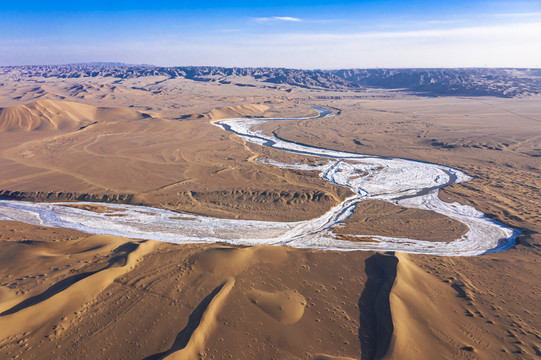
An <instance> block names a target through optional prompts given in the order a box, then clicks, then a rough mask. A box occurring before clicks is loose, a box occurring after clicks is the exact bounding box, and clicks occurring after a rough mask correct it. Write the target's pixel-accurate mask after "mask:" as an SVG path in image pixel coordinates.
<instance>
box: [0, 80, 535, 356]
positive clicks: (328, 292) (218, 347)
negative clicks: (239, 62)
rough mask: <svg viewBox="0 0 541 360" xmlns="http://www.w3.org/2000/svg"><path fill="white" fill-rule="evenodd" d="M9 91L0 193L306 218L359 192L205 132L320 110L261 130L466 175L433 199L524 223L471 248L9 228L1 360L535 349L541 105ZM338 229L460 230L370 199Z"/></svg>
mask: <svg viewBox="0 0 541 360" xmlns="http://www.w3.org/2000/svg"><path fill="white" fill-rule="evenodd" d="M239 83H242V84H243V85H244V86H239V85H238V84H239ZM0 85H1V86H0V107H1V108H2V109H1V110H0V167H1V169H2V171H1V172H0V191H1V192H0V197H1V198H2V199H8V200H22V201H33V202H58V201H61V202H68V203H71V202H73V204H72V205H71V206H73V207H76V208H78V209H79V210H82V211H88V212H95V213H100V214H105V215H107V214H109V215H111V217H116V216H118V217H122V214H121V213H120V214H119V213H118V212H113V211H112V210H111V208H110V207H108V206H107V204H111V205H110V206H113V204H118V203H123V204H131V205H144V206H147V207H153V208H159V209H166V210H172V211H175V212H178V213H182V214H189V215H190V214H191V215H192V216H210V217H214V218H222V219H245V220H265V221H301V220H307V219H312V218H315V217H317V216H320V215H322V214H324V213H325V212H326V211H328V210H329V209H331V208H332V207H333V206H336V205H337V204H339V203H340V202H342V201H343V200H344V199H346V198H348V197H349V196H351V195H352V194H351V191H350V190H348V189H346V188H344V187H341V186H338V185H335V184H332V183H329V182H326V181H324V180H323V179H322V178H321V177H320V176H319V173H318V172H315V171H312V172H310V171H299V170H296V169H293V168H283V167H276V166H271V165H268V164H266V163H264V162H262V161H261V159H273V160H276V161H280V162H282V163H297V164H312V163H315V162H317V161H319V159H317V157H307V156H305V155H301V154H295V153H288V152H284V151H279V150H277V149H272V148H268V147H262V146H260V145H257V144H253V143H250V142H246V141H245V140H243V139H241V138H239V137H238V136H236V135H235V134H233V133H230V132H225V131H224V130H222V129H220V128H219V127H217V126H214V125H213V124H212V121H216V120H219V119H226V118H237V117H254V118H259V117H262V118H275V117H279V118H286V117H291V118H293V117H297V118H302V117H310V116H315V115H316V114H317V112H316V111H315V110H314V109H313V108H312V107H311V106H318V107H323V108H326V109H330V110H333V111H334V112H335V113H336V114H337V115H336V116H333V117H328V118H320V119H305V120H292V121H279V122H277V121H274V122H273V121H269V122H265V123H263V124H261V125H258V126H259V129H260V130H261V132H262V133H265V134H275V135H276V136H278V137H280V138H282V139H285V140H289V141H292V142H297V143H302V144H307V145H313V146H317V147H322V148H327V149H334V150H342V151H348V152H356V153H361V154H371V155H380V156H389V157H401V158H407V159H413V160H419V161H425V162H432V163H438V164H442V165H446V166H450V167H453V168H455V169H458V170H461V171H463V172H465V173H466V174H468V175H469V176H471V177H472V179H471V180H470V181H468V182H464V183H460V184H456V185H453V186H450V187H446V188H445V189H443V190H441V191H440V193H439V197H440V199H442V200H444V201H448V202H459V203H462V204H468V205H471V206H473V207H475V208H476V209H477V210H479V211H482V212H483V213H485V214H486V215H487V216H488V217H490V218H491V219H494V220H496V221H498V222H501V223H503V224H506V225H508V226H511V227H513V228H516V229H519V230H520V231H521V235H520V236H519V237H518V238H517V241H516V245H514V246H512V247H511V248H510V249H507V250H505V251H501V252H491V253H486V254H483V255H480V256H467V257H466V256H429V255H415V254H404V253H398V252H374V251H343V252H340V251H324V250H317V249H309V248H308V249H299V248H293V247H288V246H268V245H262V246H254V247H242V246H231V245H227V244H223V243H208V244H195V243H187V244H172V243H166V242H159V241H154V240H137V239H129V238H124V237H117V236H111V235H91V234H87V233H83V232H80V231H77V230H72V229H63V228H54V227H46V226H41V225H35V224H34V225H32V224H28V223H25V222H21V221H13V220H2V221H0V357H1V358H6V359H10V358H22V359H50V358H58V359H165V358H167V359H197V358H205V359H228V358H232V359H380V358H386V359H436V358H447V359H451V358H452V359H509V358H516V359H523V358H535V357H538V356H540V355H541V329H540V326H539V324H541V306H540V302H539V297H540V295H541V290H540V287H541V281H540V280H539V275H538V274H539V270H540V260H541V257H540V254H541V247H540V246H541V237H540V235H539V233H540V232H541V214H540V207H539V204H540V203H541V197H540V195H539V189H540V188H541V180H540V171H541V169H540V167H541V163H540V162H539V156H541V152H540V151H541V107H540V106H539V104H540V103H541V98H540V97H539V96H535V95H532V96H524V97H515V98H505V99H504V98H497V97H457V96H452V97H451V96H449V97H435V98H429V97H423V96H419V95H413V94H408V93H405V92H399V91H385V90H381V91H370V92H368V91H366V92H363V91H355V92H353V91H329V90H323V89H320V90H318V89H315V90H314V89H305V88H300V87H292V86H289V85H286V84H283V85H278V86H272V87H270V86H262V85H261V83H258V82H255V81H254V80H253V79H237V80H236V84H233V83H230V84H224V83H222V84H220V83H216V82H196V81H192V80H186V79H178V78H176V79H168V78H166V77H163V78H162V77H159V76H146V77H145V76H142V77H137V78H126V79H116V78H111V77H100V76H98V77H92V78H65V79H60V78H48V77H34V78H31V79H28V78H23V79H17V81H15V80H13V79H12V78H9V77H7V75H3V78H1V79H0ZM246 85H250V86H246ZM77 202H79V204H78V203H77ZM80 202H85V203H84V204H83V205H81V204H80ZM90 202H96V203H99V204H96V205H92V204H89V203H90ZM113 215H114V216H113ZM335 232H336V233H337V234H339V235H340V236H341V237H343V238H344V239H349V238H350V237H351V235H352V234H353V235H355V234H364V235H366V234H369V235H381V236H396V237H403V238H410V239H424V240H429V241H437V242H449V241H452V240H454V239H456V238H457V237H460V236H462V235H463V234H464V233H465V232H467V228H465V225H464V224H462V223H460V222H458V221H456V220H453V219H450V218H448V217H446V216H444V215H441V214H437V213H434V212H430V211H422V210H415V209H408V208H403V207H399V206H396V205H393V204H390V203H388V202H383V201H377V200H373V201H366V202H364V203H362V204H360V205H358V206H357V208H356V209H355V211H354V213H353V214H352V215H351V216H350V217H349V218H348V220H347V221H345V222H344V223H343V224H342V226H341V227H337V228H336V229H335ZM365 241H371V239H365Z"/></svg>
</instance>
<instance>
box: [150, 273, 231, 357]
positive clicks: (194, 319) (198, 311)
mask: <svg viewBox="0 0 541 360" xmlns="http://www.w3.org/2000/svg"><path fill="white" fill-rule="evenodd" d="M224 285H225V283H224V284H222V285H220V286H218V287H217V288H215V289H214V290H212V292H211V293H210V294H209V295H207V296H206V297H205V298H204V299H203V301H201V303H199V305H197V307H196V308H195V310H194V311H193V312H192V313H191V314H190V317H189V319H188V324H187V325H186V327H185V328H184V329H182V331H181V332H179V333H178V335H177V337H176V339H175V342H174V343H173V346H171V348H170V349H169V350H166V351H164V352H161V353H158V354H153V355H150V356H147V357H146V358H144V359H143V360H159V359H163V358H164V357H166V356H168V355H170V354H172V353H174V352H176V351H179V350H182V349H184V348H185V347H186V345H188V342H189V341H190V338H191V337H192V334H193V332H194V331H195V329H197V327H198V326H199V324H200V323H201V319H202V318H203V314H204V313H205V311H206V310H207V307H208V306H209V304H210V302H211V301H212V299H214V297H215V296H216V295H217V294H218V293H219V292H220V290H222V288H223V287H224Z"/></svg>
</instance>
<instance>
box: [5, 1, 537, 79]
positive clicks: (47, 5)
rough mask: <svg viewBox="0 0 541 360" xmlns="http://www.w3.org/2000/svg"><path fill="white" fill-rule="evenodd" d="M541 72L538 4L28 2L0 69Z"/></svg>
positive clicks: (15, 13) (10, 25)
mask: <svg viewBox="0 0 541 360" xmlns="http://www.w3.org/2000/svg"><path fill="white" fill-rule="evenodd" d="M90 61H121V62H126V63H146V64H156V65H166V66H174V65H218V66H275V67H282V66H283V67H296V68H327V69H335V68H364V67H472V66H491V67H492V66H495V67H541V1H540V0H538V1H476V0H472V1H463V0H455V1H445V0H444V1H402V0H391V1H332V2H331V1H317V0H314V1H295V0H291V1H267V2H261V3H258V4H255V5H254V4H253V2H250V1H227V2H226V1H206V2H195V1H191V2H185V1H145V2H138V1H129V2H128V1H120V2H118V1H116V2H113V1H91V2H90V1H89V2H83V3H79V2H74V1H24V2H20V3H17V2H3V3H2V4H0V65H19V64H59V63H73V62H90Z"/></svg>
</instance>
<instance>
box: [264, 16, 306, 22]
mask: <svg viewBox="0 0 541 360" xmlns="http://www.w3.org/2000/svg"><path fill="white" fill-rule="evenodd" d="M254 21H256V22H271V21H291V22H300V21H302V19H299V18H296V17H291V16H271V17H258V18H254Z"/></svg>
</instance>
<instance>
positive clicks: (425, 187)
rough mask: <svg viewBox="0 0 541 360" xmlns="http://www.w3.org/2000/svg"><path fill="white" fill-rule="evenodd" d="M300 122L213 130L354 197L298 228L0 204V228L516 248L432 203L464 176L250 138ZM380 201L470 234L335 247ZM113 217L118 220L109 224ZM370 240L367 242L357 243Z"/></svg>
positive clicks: (436, 250) (243, 241)
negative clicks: (355, 216) (281, 155)
mask: <svg viewBox="0 0 541 360" xmlns="http://www.w3.org/2000/svg"><path fill="white" fill-rule="evenodd" d="M314 109H315V110H317V111H318V112H319V115H318V116H316V117H313V118H306V119H317V118H321V117H327V116H333V113H332V112H331V111H329V110H326V109H321V108H317V107H314ZM291 120H300V119H262V118H242V119H227V120H222V121H217V122H214V123H213V124H214V125H215V126H218V127H220V128H222V129H223V130H224V131H230V132H233V133H235V134H236V135H237V136H239V137H241V138H242V139H244V140H245V141H248V142H252V143H255V144H259V145H262V146H267V147H272V148H275V149H280V150H283V151H288V152H294V153H296V154H301V155H306V156H307V157H317V158H318V159H325V160H324V161H320V162H319V163H317V162H315V164H316V165H307V164H295V163H292V164H284V163H279V162H276V161H273V160H269V159H264V160H259V161H260V162H262V163H264V164H267V165H268V166H279V167H282V168H288V169H296V170H301V171H303V170H305V171H314V170H316V171H319V172H320V176H321V178H323V179H324V180H326V181H328V182H331V183H333V184H337V185H340V186H345V187H347V188H349V189H351V190H352V192H353V193H354V195H353V196H351V197H349V198H347V199H346V200H344V201H343V202H342V203H340V204H338V205H337V206H335V207H333V208H332V209H330V210H329V211H328V212H327V213H325V214H323V215H321V216H320V217H317V218H314V219H310V220H305V221H298V222H275V221H253V220H233V219H219V218H212V217H205V216H196V215H192V214H179V213H177V212H172V211H167V210H161V209H156V208H150V207H144V206H136V205H126V204H110V203H107V204H101V205H104V206H107V208H109V210H108V211H107V212H105V213H97V212H93V211H88V210H83V209H79V208H74V207H70V206H66V205H75V204H80V205H100V203H95V202H92V203H83V202H79V203H73V202H70V203H33V202H24V201H11V200H0V220H16V221H22V222H26V223H30V224H36V225H42V226H50V227H60V228H68V229H76V230H80V231H83V232H86V233H90V234H107V235H116V236H124V237H129V238H135V239H151V240H159V241H166V242H172V243H195V242H222V243H229V244H233V245H247V246H254V245H263V244H267V245H288V246H292V247H297V248H313V249H322V250H339V251H353V250H376V251H399V252H406V253H417V254H432V255H443V256H473V255H481V254H484V253H487V252H494V251H501V250H505V249H507V248H509V247H511V246H512V245H513V244H514V243H515V239H516V237H517V236H518V235H519V231H518V230H515V229H512V228H510V227H507V226H505V225H503V224H501V223H499V222H496V221H494V220H491V219H488V218H487V217H485V216H484V215H483V214H482V213H481V212H479V211H477V210H476V209H474V208H473V207H471V206H468V205H461V204H459V203H448V202H444V201H442V200H440V199H439V198H438V191H439V189H441V188H443V187H445V186H448V185H452V184H456V183H460V182H464V181H468V180H469V179H470V178H469V177H468V175H466V174H464V173H463V172H461V171H459V170H456V169H453V168H450V167H446V166H443V165H438V164H431V163H425V162H420V161H413V160H407V159H400V158H390V157H380V156H372V155H362V154H356V153H350V152H343V151H336V150H329V149H324V148H319V147H313V146H308V145H304V144H299V143H294V142H290V141H286V140H283V139H280V138H278V137H277V136H273V135H267V134H263V133H262V132H261V131H257V130H253V129H254V128H255V127H256V126H257V125H260V124H262V123H264V122H267V121H291ZM366 200H383V201H387V202H389V203H392V204H395V205H399V206H403V207H407V208H415V209H422V210H429V211H434V212H436V213H439V214H443V215H445V216H448V217H450V218H452V219H454V220H458V221H460V222H461V223H463V224H465V225H467V227H468V229H469V231H468V232H467V233H466V234H464V235H463V236H462V237H460V238H458V239H455V240H453V241H450V242H435V241H424V240H414V239H407V238H399V237H387V236H378V235H374V234H352V236H350V237H349V238H351V239H355V238H356V239H357V241H350V240H344V239H339V237H338V236H337V235H335V234H334V233H333V231H332V228H334V227H336V226H340V223H341V222H343V221H344V220H346V219H347V218H348V217H349V216H350V215H351V214H352V212H353V210H354V209H355V206H356V205H357V204H359V203H360V202H361V201H366ZM115 215H118V216H115ZM363 240H369V241H363Z"/></svg>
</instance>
